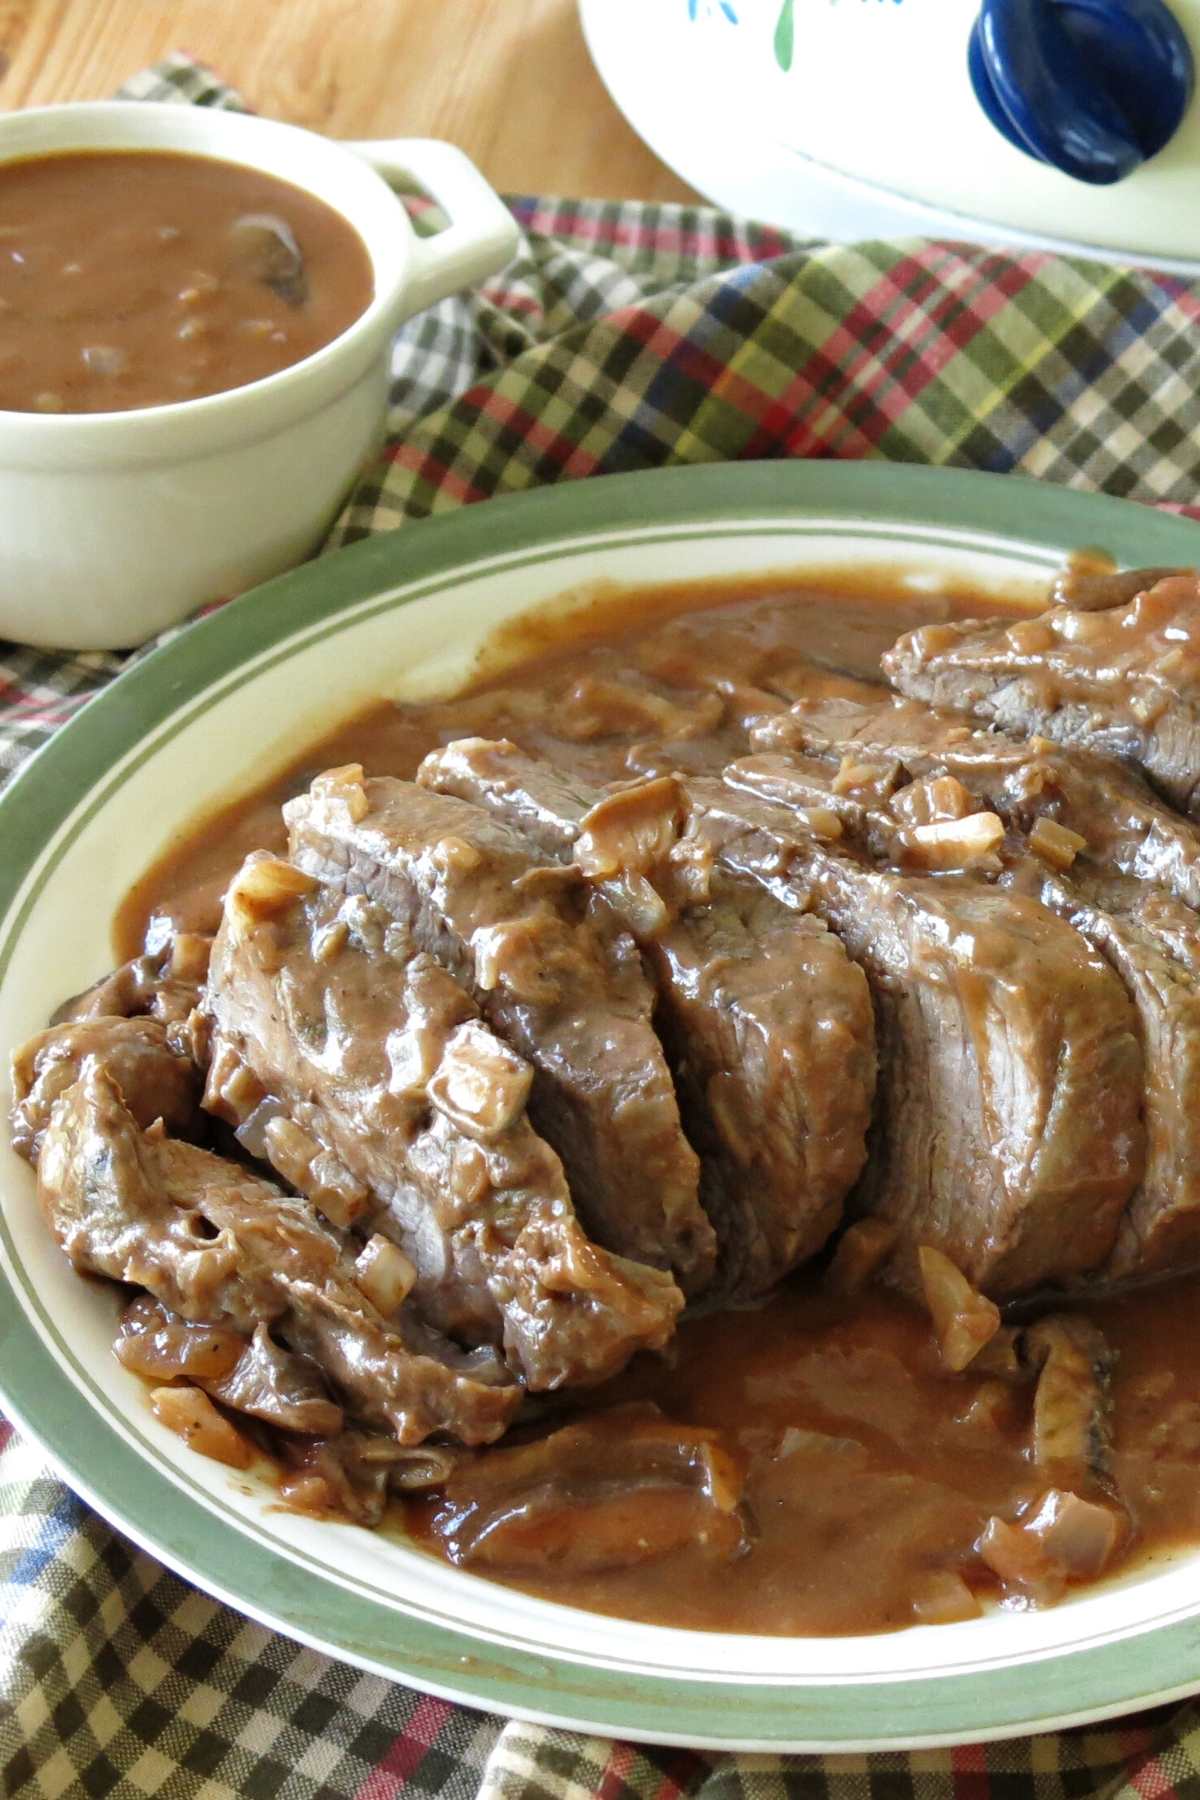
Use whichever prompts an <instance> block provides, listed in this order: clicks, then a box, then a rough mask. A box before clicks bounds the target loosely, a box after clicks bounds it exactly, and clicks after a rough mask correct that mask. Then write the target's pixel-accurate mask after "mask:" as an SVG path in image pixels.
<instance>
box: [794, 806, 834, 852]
mask: <svg viewBox="0 0 1200 1800" xmlns="http://www.w3.org/2000/svg"><path fill="white" fill-rule="evenodd" d="M795 816H796V823H797V825H799V826H800V827H801V829H802V830H804V831H807V832H809V833H811V835H812V836H813V837H815V838H819V839H821V840H822V841H823V842H826V843H830V844H833V843H836V842H837V840H838V838H840V837H841V835H842V821H841V819H840V818H839V817H838V815H837V813H835V812H834V810H833V808H832V807H831V806H798V807H796V809H795Z"/></svg>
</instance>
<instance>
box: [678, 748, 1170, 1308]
mask: <svg viewBox="0 0 1200 1800" xmlns="http://www.w3.org/2000/svg"><path fill="white" fill-rule="evenodd" d="M688 793H689V797H690V799H691V802H692V808H693V810H692V814H691V819H690V823H689V828H688V829H689V833H690V834H692V835H693V836H695V837H697V838H699V839H701V840H702V841H703V842H704V843H705V844H706V845H707V846H708V848H709V849H710V850H711V851H712V853H713V854H714V855H715V856H716V857H717V858H718V860H719V862H720V863H721V865H722V866H723V867H725V868H730V869H734V870H738V871H742V872H745V873H747V874H750V875H753V876H754V877H755V879H757V880H758V881H759V882H761V883H762V884H763V885H764V886H765V887H766V888H767V889H768V891H770V892H771V893H773V894H775V895H776V896H777V897H778V898H779V899H780V900H782V901H783V903H784V904H785V905H790V906H793V907H795V908H797V909H798V910H806V911H815V912H816V913H818V914H819V915H820V916H821V917H822V918H824V919H825V920H826V921H827V923H828V924H829V925H830V926H831V927H832V928H833V930H835V931H836V932H837V933H838V935H839V937H841V939H842V941H843V943H844V944H845V945H846V947H847V949H848V950H849V952H850V954H851V955H852V956H853V957H854V958H855V959H856V960H858V961H859V962H861V964H862V966H863V968H864V969H865V971H866V973H867V976H868V979H869V981H870V983H871V987H872V992H873V994H874V998H875V1003H876V1020H877V1029H878V1032H879V1067H880V1090H881V1091H880V1106H879V1109H878V1111H879V1122H878V1133H877V1142H876V1144H875V1145H874V1154H873V1157H872V1161H871V1164H870V1165H869V1168H868V1173H867V1176H866V1178H865V1180H864V1182H863V1183H862V1184H861V1185H860V1189H859V1193H858V1200H859V1202H860V1204H861V1205H862V1206H863V1207H864V1208H865V1209H867V1210H870V1211H873V1212H877V1213H880V1214H882V1215H883V1216H885V1217H888V1218H891V1219H893V1220H895V1221H897V1223H898V1225H899V1228H900V1237H899V1250H898V1256H899V1261H898V1263H897V1264H896V1272H897V1274H898V1275H899V1276H900V1278H901V1279H903V1280H905V1281H906V1282H907V1283H908V1284H909V1285H913V1283H914V1281H915V1274H914V1268H913V1259H914V1255H915V1251H916V1249H917V1248H918V1247H919V1246H920V1245H921V1244H930V1245H933V1246H934V1247H936V1248H938V1249H940V1250H942V1251H944V1252H945V1254H946V1255H947V1256H949V1257H950V1258H951V1259H952V1261H953V1262H955V1263H956V1264H957V1266H958V1267H959V1268H960V1269H961V1270H962V1271H963V1272H964V1273H965V1274H966V1275H967V1276H968V1277H969V1279H970V1280H971V1281H972V1282H973V1283H974V1284H975V1285H976V1286H978V1287H980V1288H983V1289H985V1290H986V1291H987V1292H988V1293H990V1294H992V1295H994V1296H1003V1295H1006V1294H1011V1293H1016V1292H1019V1291H1020V1290H1022V1289H1025V1288H1031V1287H1036V1286H1039V1285H1042V1284H1045V1283H1053V1282H1058V1281H1065V1280H1069V1279H1071V1278H1073V1277H1075V1276H1078V1275H1080V1274H1082V1273H1084V1272H1086V1271H1089V1270H1092V1269H1095V1268H1096V1267H1098V1266H1099V1265H1100V1264H1101V1263H1103V1262H1104V1260H1105V1259H1106V1257H1107V1256H1108V1255H1109V1253H1110V1251H1111V1249H1112V1246H1113V1242H1114V1239H1115V1237H1116V1233H1117V1228H1118V1223H1119V1220H1120V1217H1121V1214H1122V1212H1123V1210H1124V1207H1125V1204H1126V1202H1127V1201H1128V1200H1129V1197H1130V1195H1131V1194H1132V1192H1133V1190H1134V1188H1135V1187H1136V1185H1137V1183H1138V1181H1139V1179H1140V1177H1141V1173H1142V1168H1143V1160H1144V1138H1143V1127H1142V1121H1141V1105H1142V1089H1143V1069H1142V1054H1141V1048H1140V1044H1139V1039H1138V1032H1137V1021H1136V1017H1135V1015H1134V1012H1133V1009H1132V1007H1131V1005H1130V1002H1129V1000H1128V998H1127V997H1126V995H1125V993H1124V991H1123V990H1122V987H1121V985H1120V983H1119V981H1118V980H1117V979H1116V977H1115V976H1114V974H1113V972H1112V971H1111V970H1110V969H1109V968H1108V967H1107V965H1106V964H1105V962H1104V961H1103V960H1102V958H1101V957H1100V956H1098V955H1097V954H1096V952H1095V951H1093V950H1092V949H1090V948H1089V946H1088V945H1087V944H1086V943H1084V941H1083V940H1082V938H1081V937H1080V936H1079V934H1078V933H1077V932H1076V931H1074V930H1073V929H1072V928H1071V927H1070V926H1069V925H1067V924H1066V923H1064V922H1063V921H1061V920H1059V919H1057V918H1054V917H1053V916H1052V915H1051V914H1050V913H1049V912H1048V911H1047V910H1046V908H1045V907H1043V906H1042V905H1040V903H1038V902H1037V901H1036V900H1034V899H1032V898H1029V897H1027V896H1024V895H1019V894H1011V893H1006V892H1003V891H998V890H996V889H994V888H989V887H987V886H985V885H983V884H981V883H979V882H976V881H973V880H970V879H966V878H961V877H957V876H944V877H942V878H940V879H934V878H922V877H915V876H906V875H900V874H896V873H895V872H893V871H891V870H887V869H880V868H876V867H873V866H872V865H871V864H870V863H869V862H868V861H867V860H866V859H865V858H862V857H857V856H855V855H854V854H853V853H852V852H851V851H850V850H848V849H839V848H836V847H833V846H831V845H829V844H824V843H821V842H820V841H818V840H817V839H815V838H813V837H811V836H808V835H806V834H805V833H804V831H803V829H802V828H801V827H800V826H799V825H798V824H797V823H796V817H795V815H793V814H792V813H791V812H790V811H789V809H788V808H787V807H786V806H784V805H781V804H779V803H778V802H776V801H771V800H766V799H762V798H759V797H757V796H755V795H751V794H747V793H741V792H737V791H735V790H733V789H731V788H730V787H728V786H725V785H723V784H721V783H718V782H713V781H705V780H697V781H694V782H691V783H689V784H688Z"/></svg>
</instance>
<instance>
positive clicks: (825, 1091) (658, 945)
mask: <svg viewBox="0 0 1200 1800" xmlns="http://www.w3.org/2000/svg"><path fill="white" fill-rule="evenodd" d="M417 779H418V781H419V782H420V783H421V784H422V785H424V786H427V787H429V788H432V789H435V790H436V791H438V792H439V793H450V794H453V795H456V796H457V797H458V798H460V799H463V800H467V801H470V802H473V803H475V804H477V805H479V806H482V807H485V808H486V809H487V810H488V811H489V812H490V813H491V814H492V815H493V816H494V817H497V818H500V819H503V820H505V821H506V822H507V823H508V824H510V825H512V826H514V827H516V828H517V829H518V830H520V831H522V832H523V833H524V834H525V835H526V836H527V837H528V838H529V839H530V841H531V842H532V843H533V844H534V845H535V846H536V847H537V848H538V849H539V850H540V851H542V852H543V853H545V854H546V855H549V856H552V857H554V858H556V859H561V860H567V859H574V860H575V861H576V863H577V865H578V866H580V867H582V869H583V871H584V873H585V875H587V876H588V878H589V879H590V880H591V881H592V882H593V886H594V888H595V891H596V893H597V895H598V897H599V898H600V900H601V901H602V903H604V904H605V905H607V906H608V907H609V909H610V910H611V911H612V913H613V915H614V917H616V918H617V919H619V920H621V921H622V922H623V923H625V924H627V925H628V926H629V928H630V930H631V932H632V933H633V934H634V935H635V936H636V937H637V938H638V940H639V942H640V944H641V947H642V950H643V954H644V956H645V958H646V963H647V967H648V968H649V970H650V972H651V975H652V977H653V979H654V983H655V986H656V989H657V995H658V1007H657V1012H656V1019H657V1023H658V1026H659V1029H660V1031H661V1033H662V1036H663V1039H664V1042H665V1043H666V1046H667V1050H668V1054H669V1056H670V1060H671V1063H672V1067H673V1068H674V1070H675V1077H676V1085H677V1088H678V1090H679V1094H680V1100H681V1105H682V1108H683V1113H684V1122H685V1124H686V1127H687V1130H688V1133H689V1136H690V1138H691V1141H692V1142H693V1143H694V1144H695V1145H696V1147H697V1149H698V1150H699V1151H700V1153H701V1159H702V1177H701V1197H702V1199H703V1201H704V1205H705V1208H706V1210H707V1212H708V1215H709V1217H710V1219H711V1220H712V1221H713V1224H714V1226H715V1228H716V1231H717V1237H718V1242H719V1246H720V1249H719V1256H720V1269H719V1272H718V1276H717V1287H718V1289H719V1290H720V1291H722V1292H725V1293H736V1292H741V1293H756V1292H761V1291H762V1290H763V1289H765V1288H767V1287H769V1286H771V1285H773V1283H774V1282H776V1281H777V1280H779V1279H780V1277H781V1276H783V1275H785V1274H787V1273H788V1271H789V1270H790V1269H793V1268H795V1267H796V1266H797V1264H799V1263H801V1262H802V1261H804V1260H805V1259H806V1258H808V1257H809V1256H811V1255H813V1254H814V1252H815V1251H817V1250H819V1249H820V1248H821V1247H822V1245H823V1244H824V1243H825V1242H826V1241H827V1240H828V1238H829V1237H830V1235H831V1233H832V1232H833V1230H834V1229H835V1228H836V1226H837V1225H838V1224H839V1223H840V1220H841V1214H842V1203H843V1201H844V1199H845V1196H846V1194H847V1193H848V1191H849V1189H850V1188H851V1187H852V1186H853V1184H854V1182H855V1180H856V1179H857V1178H858V1176H859V1174H860V1173H861V1170H862V1166H863V1163H864V1161H865V1157H866V1132H867V1127H868V1125H869V1122H870V1113H871V1102H872V1099H873V1095H874V1088H875V1041H874V1029H873V1021H872V1015H871V1004H870V997H869V994H868V991H867V986H866V983H865V981H864V980H863V977H862V974H861V971H860V970H859V969H858V968H856V967H855V965H854V964H853V963H852V962H851V961H850V959H849V958H848V957H847V956H846V954H845V952H844V950H843V948H842V946H841V944H840V943H839V942H838V940H837V939H836V938H835V937H833V936H832V935H831V934H830V933H829V932H827V931H826V930H825V928H824V927H823V925H822V924H821V922H820V921H819V920H818V919H817V918H815V917H813V916H811V915H797V914H796V913H794V912H791V911H789V910H788V908H786V907H784V906H781V905H780V904H779V902H778V901H777V900H775V899H774V898H773V896H771V895H770V894H767V893H765V892H764V891H763V890H762V889H761V888H760V887H759V886H758V885H757V884H756V883H752V882H746V881H744V880H741V879H739V878H738V877H737V876H734V875H729V874H727V873H725V872H723V871H721V870H719V869H717V868H716V867H715V866H714V865H713V863H712V859H711V858H708V859H707V860H705V859H701V860H698V861H697V860H693V861H688V860H687V859H686V858H685V859H684V861H683V862H682V863H681V862H678V861H677V862H676V864H675V865H674V866H672V865H671V863H670V858H671V855H672V852H673V851H674V850H675V849H676V847H677V846H678V842H679V838H680V834H681V831H682V828H683V823H684V820H685V817H686V810H687V806H686V796H685V795H684V793H683V791H682V790H681V788H680V786H679V784H678V782H674V781H671V780H659V781H650V782H646V783H643V784H640V785H638V786H636V787H633V788H630V789H628V790H626V791H624V792H618V793H615V794H607V795H606V794H605V793H604V792H603V791H601V790H598V789H593V788H589V787H587V785H586V784H584V783H582V782H579V781H567V780H566V779H564V778H563V777H562V776H561V775H559V774H558V773H557V772H556V771H555V770H554V769H553V768H551V766H550V765H549V764H548V763H546V762H544V761H541V760H540V759H538V758H535V757H530V756H526V755H525V754H524V753H523V752H521V751H520V750H519V749H518V748H517V746H516V745H515V744H512V743H508V742H489V741H487V740H483V739H477V738H476V739H463V740H459V741H457V742H455V743H452V744H450V745H449V746H447V747H446V748H445V749H443V750H438V751H434V752H432V753H431V754H430V755H429V756H428V757H426V759H425V761H424V763H423V764H422V766H421V769H420V771H419V772H418V776H417Z"/></svg>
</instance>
